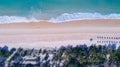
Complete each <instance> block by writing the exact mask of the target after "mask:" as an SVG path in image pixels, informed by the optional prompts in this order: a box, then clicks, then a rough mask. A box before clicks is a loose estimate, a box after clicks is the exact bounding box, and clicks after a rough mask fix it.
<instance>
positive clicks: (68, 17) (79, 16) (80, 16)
mask: <svg viewBox="0 0 120 67" xmlns="http://www.w3.org/2000/svg"><path fill="white" fill-rule="evenodd" d="M91 19H120V14H115V13H114V14H107V15H103V14H100V13H73V14H69V13H64V14H61V15H60V16H57V17H53V18H50V19H48V21H49V22H53V23H61V22H65V21H72V20H91ZM41 20H44V19H36V18H34V17H32V18H28V17H20V16H0V24H6V23H21V22H26V23H29V22H39V21H41Z"/></svg>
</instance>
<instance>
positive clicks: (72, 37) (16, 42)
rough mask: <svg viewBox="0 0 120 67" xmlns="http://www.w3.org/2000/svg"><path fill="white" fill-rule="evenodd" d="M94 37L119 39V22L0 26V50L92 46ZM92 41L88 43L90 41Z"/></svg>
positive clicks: (81, 21)
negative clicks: (6, 47) (4, 47)
mask: <svg viewBox="0 0 120 67" xmlns="http://www.w3.org/2000/svg"><path fill="white" fill-rule="evenodd" d="M97 36H113V37H117V36H120V20H119V19H98V20H76V21H68V22H64V23H51V22H47V21H41V22H31V23H11V24H0V46H3V45H8V46H9V47H16V48H18V47H23V48H43V47H45V48H46V47H50V48H51V47H60V46H62V45H63V46H67V45H73V46H75V45H79V44H87V45H90V44H95V43H96V37H97ZM91 38H92V39H94V40H93V41H92V42H90V39H91Z"/></svg>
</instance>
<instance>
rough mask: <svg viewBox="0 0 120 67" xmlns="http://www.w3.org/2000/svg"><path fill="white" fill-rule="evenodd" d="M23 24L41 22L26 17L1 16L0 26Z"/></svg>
mask: <svg viewBox="0 0 120 67" xmlns="http://www.w3.org/2000/svg"><path fill="white" fill-rule="evenodd" d="M21 22H26V23H28V22H39V20H37V19H35V18H34V17H32V18H26V17H19V16H0V24H7V23H21Z"/></svg>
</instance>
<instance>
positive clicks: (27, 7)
mask: <svg viewBox="0 0 120 67" xmlns="http://www.w3.org/2000/svg"><path fill="white" fill-rule="evenodd" d="M84 19H86V20H87V19H120V0H0V24H6V23H20V22H39V21H41V20H48V21H50V22H55V23H59V22H64V21H71V20H84Z"/></svg>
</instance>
